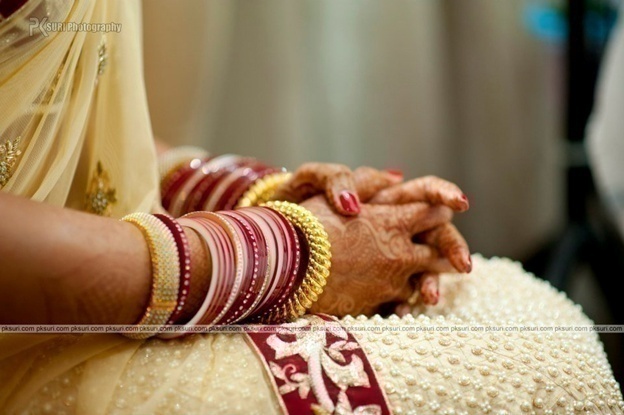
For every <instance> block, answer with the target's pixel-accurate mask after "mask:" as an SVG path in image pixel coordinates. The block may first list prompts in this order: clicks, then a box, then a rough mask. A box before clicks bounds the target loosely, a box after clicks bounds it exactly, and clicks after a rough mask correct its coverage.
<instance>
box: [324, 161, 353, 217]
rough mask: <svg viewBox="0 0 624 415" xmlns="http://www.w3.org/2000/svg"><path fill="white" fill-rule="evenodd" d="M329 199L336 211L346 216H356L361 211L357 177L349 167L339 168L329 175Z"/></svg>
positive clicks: (326, 187)
mask: <svg viewBox="0 0 624 415" xmlns="http://www.w3.org/2000/svg"><path fill="white" fill-rule="evenodd" d="M325 193H326V195H327V200H329V201H330V203H331V204H332V205H333V207H334V209H336V212H338V213H339V214H341V215H344V216H355V215H357V214H358V213H360V210H361V208H360V198H359V197H358V192H357V188H356V185H355V177H354V174H353V172H352V171H351V170H349V169H348V168H346V167H345V168H344V169H337V171H336V172H335V173H334V174H332V175H331V176H330V177H328V179H327V182H326V184H325Z"/></svg>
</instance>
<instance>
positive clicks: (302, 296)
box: [262, 202, 331, 323]
mask: <svg viewBox="0 0 624 415" xmlns="http://www.w3.org/2000/svg"><path fill="white" fill-rule="evenodd" d="M264 206H266V207H267V208H270V209H273V210H275V211H277V212H279V213H281V214H282V215H284V216H285V217H286V218H287V219H288V220H289V221H290V222H291V223H292V224H293V225H295V227H296V228H298V229H299V230H300V231H301V232H302V233H303V235H304V237H305V242H306V243H307V247H308V249H309V255H308V264H307V267H306V271H305V277H304V278H303V281H301V284H300V285H299V286H298V287H296V289H295V292H294V294H293V295H292V296H291V298H290V299H289V300H288V301H287V302H286V303H285V304H284V305H282V306H280V307H278V308H277V309H276V310H274V311H272V312H270V313H267V314H266V315H264V316H263V317H262V320H263V321H265V322H267V323H271V322H278V321H283V320H290V319H293V318H297V317H299V316H301V315H303V314H305V312H306V310H307V309H309V308H310V307H311V306H312V304H313V303H314V302H316V300H317V299H318V296H319V295H320V294H321V293H322V292H323V287H325V284H326V283H327V277H328V276H329V269H330V267H331V245H330V243H329V237H328V235H327V232H325V228H324V227H323V225H322V224H321V222H320V221H319V220H318V219H317V218H316V217H315V216H314V215H313V214H312V213H311V212H310V211H308V210H307V209H305V208H304V207H302V206H299V205H296V204H294V203H289V202H268V203H266V204H265V205H264Z"/></svg>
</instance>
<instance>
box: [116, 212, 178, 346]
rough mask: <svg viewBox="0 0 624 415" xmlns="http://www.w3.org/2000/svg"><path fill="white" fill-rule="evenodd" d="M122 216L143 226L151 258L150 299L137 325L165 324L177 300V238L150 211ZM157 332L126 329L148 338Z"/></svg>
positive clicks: (135, 336)
mask: <svg viewBox="0 0 624 415" xmlns="http://www.w3.org/2000/svg"><path fill="white" fill-rule="evenodd" d="M121 220H122V221H124V222H128V223H131V224H133V225H135V226H136V227H138V228H139V229H140V230H141V233H142V234H143V237H144V238H145V241H146V242H147V246H148V248H149V253H150V258H151V261H152V290H151V294H150V302H149V305H148V306H147V309H146V310H145V313H144V314H143V316H142V317H141V319H140V320H139V322H138V323H137V324H136V325H137V326H145V325H150V326H152V325H153V326H160V327H162V326H164V325H165V323H166V322H167V320H169V318H170V317H171V314H172V313H173V311H174V310H175V308H176V306H177V301H178V289H179V287H180V259H179V257H178V251H177V245H176V243H175V239H174V237H173V234H172V233H171V231H170V230H169V229H168V228H167V226H166V225H165V224H164V223H162V222H161V221H160V220H159V219H158V218H156V217H155V216H152V215H150V214H148V213H132V214H130V215H127V216H124V217H123V218H122V219H121ZM154 334H156V332H155V331H154V330H149V331H137V332H131V333H124V335H125V336H126V337H130V338H131V339H145V338H148V337H151V336H153V335H154Z"/></svg>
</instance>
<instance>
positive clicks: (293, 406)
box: [247, 314, 392, 415]
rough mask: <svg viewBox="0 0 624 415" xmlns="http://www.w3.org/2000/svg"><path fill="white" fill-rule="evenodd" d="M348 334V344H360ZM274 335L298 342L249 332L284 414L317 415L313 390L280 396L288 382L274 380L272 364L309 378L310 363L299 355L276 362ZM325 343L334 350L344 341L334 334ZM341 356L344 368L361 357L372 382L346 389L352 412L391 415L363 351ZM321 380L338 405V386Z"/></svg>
mask: <svg viewBox="0 0 624 415" xmlns="http://www.w3.org/2000/svg"><path fill="white" fill-rule="evenodd" d="M316 316H317V317H319V318H321V319H322V320H324V321H326V322H338V319H337V318H335V317H332V316H328V315H324V314H316ZM345 331H346V332H347V335H348V340H347V341H348V342H354V343H358V342H357V340H356V338H355V337H354V336H353V335H352V334H351V333H349V331H348V329H347V328H345ZM273 335H277V336H278V337H279V338H280V339H281V340H283V341H285V342H292V341H294V340H295V335H294V334H276V333H275V330H266V331H261V330H258V331H249V332H247V338H248V341H249V342H250V343H251V344H252V345H253V347H254V349H255V350H256V352H257V353H258V355H259V357H260V358H261V359H262V360H263V363H264V367H265V370H266V372H267V376H268V377H269V378H270V379H271V381H272V383H273V385H274V386H275V388H274V389H275V393H276V394H277V395H278V399H279V401H280V406H281V407H282V408H284V409H285V412H286V413H287V414H289V415H295V414H297V415H299V414H314V411H313V405H318V404H319V402H318V401H317V399H316V397H315V395H314V392H313V391H312V390H310V392H309V393H308V395H307V396H306V397H304V398H302V397H301V396H300V394H299V392H298V390H296V389H295V390H293V391H291V392H289V393H285V394H283V395H282V394H280V393H279V392H278V388H279V387H280V386H282V385H284V384H285V381H283V380H281V379H279V378H277V377H276V376H274V374H273V373H272V371H271V369H270V367H271V363H277V364H278V365H279V366H280V367H282V368H285V372H286V373H293V372H298V373H306V374H307V373H308V363H307V362H306V361H305V360H304V359H303V358H302V357H301V356H300V355H298V354H294V355H291V356H287V357H284V358H282V359H279V360H277V359H276V354H275V350H274V349H273V348H272V347H271V346H270V345H269V344H268V342H267V341H268V339H269V337H270V336H273ZM325 339H326V344H325V345H324V346H325V347H326V348H327V347H329V346H331V345H332V344H333V343H335V342H338V341H342V340H343V339H341V338H339V337H337V336H336V335H334V334H332V331H331V330H328V331H327V334H326V336H325ZM358 344H359V343H358ZM340 353H342V354H343V356H344V358H345V365H348V364H349V363H351V362H352V361H353V357H354V356H357V357H359V358H360V359H361V361H362V362H363V366H364V371H365V372H366V374H367V376H368V379H369V384H370V386H369V387H363V386H351V387H350V388H348V389H347V391H346V394H347V397H348V399H349V402H350V403H351V406H352V407H353V409H355V408H356V407H358V406H363V405H378V406H379V407H380V408H381V414H382V415H390V414H392V411H391V410H390V405H389V404H388V402H387V400H386V396H385V394H384V392H383V389H382V388H381V385H380V384H379V381H378V380H377V377H376V374H375V371H374V369H373V367H372V365H371V363H370V362H369V361H368V358H367V357H366V353H365V352H364V350H363V349H362V348H361V347H359V348H356V349H354V350H342V351H341V352H340ZM322 376H323V380H324V383H325V386H326V388H327V391H328V392H329V396H330V397H331V399H332V401H333V402H334V404H336V403H337V400H338V394H339V392H340V390H339V388H338V386H337V385H335V384H334V383H333V382H332V381H331V380H330V379H329V377H328V376H327V375H326V374H325V373H324V372H323V375H322Z"/></svg>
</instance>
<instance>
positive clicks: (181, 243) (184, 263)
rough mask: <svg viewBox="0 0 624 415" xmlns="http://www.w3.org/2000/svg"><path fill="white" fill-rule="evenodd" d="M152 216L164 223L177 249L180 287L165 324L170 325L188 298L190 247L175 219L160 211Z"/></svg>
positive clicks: (178, 315)
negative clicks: (171, 311) (176, 301)
mask: <svg viewBox="0 0 624 415" xmlns="http://www.w3.org/2000/svg"><path fill="white" fill-rule="evenodd" d="M154 216H155V217H156V218H158V219H159V220H160V221H161V222H162V223H164V224H165V226H166V227H167V228H168V229H169V231H170V232H171V233H172V234H173V237H174V239H175V242H176V246H177V249H178V258H179V262H180V278H181V279H180V288H179V289H178V304H177V306H176V308H175V310H174V312H173V314H171V317H170V318H169V321H167V324H168V325H171V324H175V323H176V321H177V319H178V317H180V314H182V311H183V310H184V304H185V303H186V299H187V298H188V295H189V290H190V288H191V249H190V246H189V242H188V238H187V237H186V233H184V230H183V229H182V226H180V224H179V223H178V222H177V221H176V220H175V219H173V218H172V217H171V216H168V215H162V214H160V213H156V214H155V215H154Z"/></svg>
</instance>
